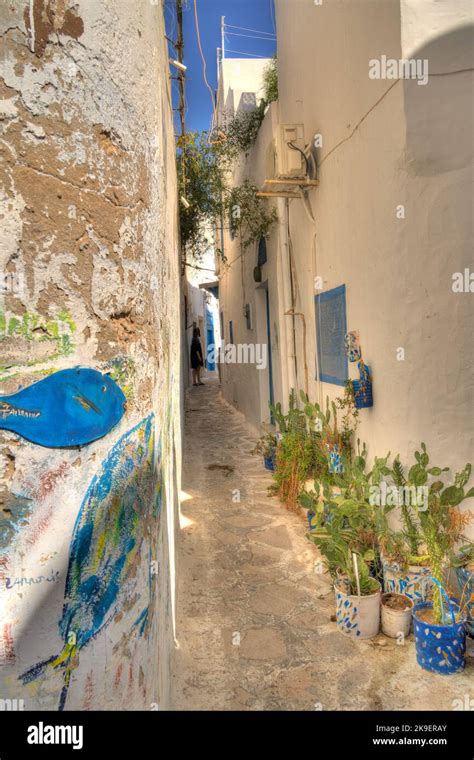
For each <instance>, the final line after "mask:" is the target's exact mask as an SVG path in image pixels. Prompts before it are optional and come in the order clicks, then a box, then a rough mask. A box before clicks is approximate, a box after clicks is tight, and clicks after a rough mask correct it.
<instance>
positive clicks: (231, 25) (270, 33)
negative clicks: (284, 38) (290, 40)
mask: <svg viewBox="0 0 474 760" xmlns="http://www.w3.org/2000/svg"><path fill="white" fill-rule="evenodd" d="M226 27H228V28H229V29H241V30H242V31H244V32H255V33H256V34H266V35H269V36H270V37H276V35H275V34H273V32H262V30H261V29H249V28H248V27H246V26H237V25H236V24H224V28H226Z"/></svg>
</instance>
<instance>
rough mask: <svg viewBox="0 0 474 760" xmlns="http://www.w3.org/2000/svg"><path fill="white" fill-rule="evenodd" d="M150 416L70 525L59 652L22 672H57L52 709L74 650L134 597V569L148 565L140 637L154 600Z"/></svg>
mask: <svg viewBox="0 0 474 760" xmlns="http://www.w3.org/2000/svg"><path fill="white" fill-rule="evenodd" d="M154 426H155V418H154V415H150V416H149V417H147V418H145V419H144V420H143V421H142V422H140V423H139V424H138V425H137V426H136V427H134V428H133V429H132V430H130V431H129V432H128V433H126V434H125V435H124V436H123V437H122V438H121V439H120V440H119V441H118V443H117V444H116V445H115V446H114V447H113V448H112V450H111V451H110V453H109V454H108V456H107V458H106V460H105V461H104V463H103V465H102V468H101V471H100V472H99V473H98V474H97V475H96V476H94V478H93V479H92V481H91V483H90V485H89V488H88V490H87V493H86V495H85V497H84V500H83V502H82V505H81V509H80V512H79V515H78V517H77V520H76V524H75V526H74V532H73V537H72V543H71V549H70V554H69V565H68V571H67V578H66V588H65V594H64V606H63V613H62V617H61V620H60V621H59V631H60V634H61V638H62V640H63V648H62V650H61V652H60V653H59V654H57V655H54V656H53V657H51V658H49V659H48V660H46V661H44V662H41V663H39V664H37V665H35V666H34V667H33V668H31V669H30V670H28V671H27V672H25V673H23V674H22V675H21V676H20V679H21V680H22V682H23V683H24V684H26V683H30V682H31V681H34V680H35V679H37V678H38V677H40V676H42V675H44V674H45V673H46V671H47V670H48V669H53V670H56V671H58V670H59V671H62V675H63V686H62V690H61V694H60V698H59V710H63V709H64V706H65V704H66V699H67V694H68V689H69V684H70V679H71V674H72V672H73V670H74V669H75V668H76V667H77V666H78V664H79V655H80V652H81V650H82V649H83V648H84V647H85V646H87V644H88V643H89V642H90V641H91V639H93V638H95V637H96V636H97V635H98V633H99V632H100V631H101V630H102V629H103V628H104V627H105V626H106V625H108V624H109V623H111V621H112V620H113V619H114V617H115V616H116V615H117V614H118V613H119V612H120V611H121V610H122V605H123V603H124V601H126V600H130V599H134V598H135V597H138V595H139V591H140V589H139V588H138V581H137V577H138V572H137V569H138V567H139V565H140V564H141V563H142V562H144V561H146V562H148V598H147V600H146V602H147V603H146V604H145V605H144V607H143V609H142V611H141V612H140V614H139V615H138V617H137V618H136V620H135V621H134V623H133V624H132V627H131V632H133V631H136V632H137V635H138V636H142V635H143V634H144V632H146V630H147V626H148V623H149V608H150V605H151V604H152V601H153V598H154V590H155V585H156V583H155V581H154V579H153V578H152V575H153V571H152V567H153V565H154V564H155V562H156V560H155V556H156V536H157V531H158V526H157V518H158V517H159V514H160V509H161V491H162V488H161V469H160V468H161V461H160V460H161V454H160V451H159V449H158V451H156V450H155V442H154Z"/></svg>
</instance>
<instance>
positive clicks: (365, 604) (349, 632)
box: [334, 581, 382, 639]
mask: <svg viewBox="0 0 474 760" xmlns="http://www.w3.org/2000/svg"><path fill="white" fill-rule="evenodd" d="M377 585H378V590H377V591H376V592H375V593H373V594H369V595H368V596H357V595H354V594H346V593H345V592H344V591H343V590H342V588H341V587H338V586H337V585H335V586H334V592H335V594H336V625H337V628H338V630H339V631H340V632H341V633H343V634H344V635H345V636H350V637H351V638H352V639H373V638H374V636H377V634H378V632H379V630H380V603H381V596H382V592H381V589H380V583H378V581H377Z"/></svg>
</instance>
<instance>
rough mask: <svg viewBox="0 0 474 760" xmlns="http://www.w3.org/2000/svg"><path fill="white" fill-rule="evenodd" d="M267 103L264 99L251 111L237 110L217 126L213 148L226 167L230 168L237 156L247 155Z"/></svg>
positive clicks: (255, 136)
mask: <svg viewBox="0 0 474 760" xmlns="http://www.w3.org/2000/svg"><path fill="white" fill-rule="evenodd" d="M266 107H267V103H266V102H265V100H262V101H260V104H259V105H258V106H257V107H256V108H254V109H253V110H251V111H240V112H239V111H238V112H237V113H236V114H235V115H233V116H232V117H231V118H227V119H225V120H224V123H223V124H221V125H220V126H219V135H218V139H217V140H215V141H214V143H213V145H214V150H215V152H216V154H217V155H218V156H219V157H220V159H221V161H223V162H224V163H225V164H226V166H227V168H230V167H231V166H232V164H233V163H234V162H235V161H236V159H237V158H239V156H241V155H242V153H243V154H244V155H248V153H249V151H250V149H251V148H252V146H253V144H254V142H255V140H256V139H257V135H258V131H259V129H260V126H261V124H262V121H263V119H264V117H265V109H266Z"/></svg>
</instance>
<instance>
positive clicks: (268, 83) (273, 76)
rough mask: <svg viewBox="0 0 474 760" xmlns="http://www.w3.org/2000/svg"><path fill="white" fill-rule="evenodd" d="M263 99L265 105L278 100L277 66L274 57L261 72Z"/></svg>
mask: <svg viewBox="0 0 474 760" xmlns="http://www.w3.org/2000/svg"><path fill="white" fill-rule="evenodd" d="M263 99H264V101H265V103H272V102H273V101H274V100H278V66H277V58H276V56H274V57H273V58H272V60H271V61H270V63H269V64H268V65H267V66H266V67H265V69H264V72H263Z"/></svg>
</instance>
